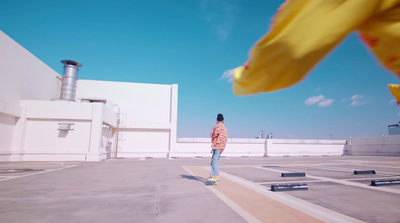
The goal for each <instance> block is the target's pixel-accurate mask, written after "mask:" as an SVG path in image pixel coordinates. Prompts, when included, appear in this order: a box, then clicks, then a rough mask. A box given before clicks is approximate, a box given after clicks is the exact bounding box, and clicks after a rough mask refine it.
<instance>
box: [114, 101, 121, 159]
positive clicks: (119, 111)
mask: <svg viewBox="0 0 400 223" xmlns="http://www.w3.org/2000/svg"><path fill="white" fill-rule="evenodd" d="M113 107H118V113H117V131H116V133H115V134H117V135H116V137H115V138H116V139H115V140H116V142H115V152H114V158H116V159H117V158H118V142H119V124H120V122H121V119H120V114H121V108H120V107H119V106H118V105H114V106H113Z"/></svg>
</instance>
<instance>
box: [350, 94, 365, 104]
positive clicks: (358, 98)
mask: <svg viewBox="0 0 400 223" xmlns="http://www.w3.org/2000/svg"><path fill="white" fill-rule="evenodd" d="M363 98H364V96H362V95H359V94H355V95H353V96H351V102H350V105H351V106H357V105H364V104H366V102H365V101H361V99H363Z"/></svg>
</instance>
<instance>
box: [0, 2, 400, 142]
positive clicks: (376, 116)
mask: <svg viewBox="0 0 400 223" xmlns="http://www.w3.org/2000/svg"><path fill="white" fill-rule="evenodd" d="M282 2H283V0H281V1H277V0H274V1H260V0H257V1H256V0H246V1H245V0H219V1H216V0H214V1H212V0H170V1H156V0H146V1H139V0H132V1H123V0H113V1H104V0H96V1H94V0H85V1H74V0H72V1H67V2H66V1H58V0H52V1H41V0H38V1H28V0H26V1H22V0H15V1H11V0H3V1H2V2H1V8H0V29H1V30H2V31H3V32H5V33H6V34H7V35H9V36H10V37H11V38H13V39H14V40H15V41H16V42H18V43H19V44H20V45H22V46H23V47H25V48H26V49H27V50H29V51H30V52H31V53H32V54H34V55H35V56H37V57H38V58H39V59H40V60H42V61H43V62H45V63H46V64H47V65H49V66H50V67H51V68H53V69H54V70H56V71H57V72H58V73H60V74H62V64H61V63H60V61H61V60H62V59H72V60H76V61H78V62H81V63H82V64H83V67H82V68H81V69H80V72H79V78H80V79H92V80H106V81H122V82H137V83H156V84H178V85H179V98H178V103H179V105H178V137H208V136H209V133H210V130H211V128H212V127H213V125H214V124H215V119H216V115H217V114H218V113H222V114H224V116H225V124H226V126H227V128H228V131H229V136H230V137H256V136H258V133H259V131H260V130H262V129H265V131H266V132H267V133H273V134H274V135H275V137H277V138H299V139H305V138H308V139H309V138H311V139H330V138H331V134H332V138H333V139H348V138H349V137H363V136H379V135H387V134H388V129H387V126H388V125H389V124H395V123H398V122H399V120H400V107H399V106H396V104H395V102H394V100H393V97H392V96H391V95H390V93H389V91H388V89H387V84H389V83H399V80H398V79H397V78H396V77H395V76H394V75H393V74H391V73H390V72H388V71H387V70H386V69H384V68H382V67H381V66H380V65H379V64H377V62H376V60H375V59H374V56H373V55H372V54H371V53H370V52H369V51H368V50H367V49H366V48H365V47H364V46H363V45H362V44H361V43H360V41H359V39H358V37H357V35H355V34H351V35H349V36H348V37H347V38H346V39H345V40H344V41H343V42H342V43H341V44H340V45H339V46H338V47H337V48H336V49H335V50H334V51H332V52H331V53H330V54H329V55H328V56H327V57H326V58H325V59H324V60H323V61H321V63H319V64H318V65H317V66H316V67H315V68H314V69H313V70H312V72H310V73H309V75H308V76H307V78H306V79H305V80H304V81H302V82H301V83H299V84H297V85H295V86H294V87H291V88H288V89H285V90H281V91H278V92H274V93H269V94H259V95H253V96H244V97H237V96H234V95H233V93H232V83H230V82H229V81H228V80H226V79H223V78H221V77H222V74H223V73H224V71H226V70H229V69H232V68H235V67H237V66H239V65H241V64H243V63H244V61H246V60H247V55H248V51H249V49H250V48H251V46H252V45H254V43H255V42H256V41H257V40H258V39H260V38H261V37H262V36H263V35H264V34H265V33H266V32H267V31H268V27H269V21H270V20H271V18H272V17H273V15H274V13H275V10H276V9H277V8H278V7H279V5H280V4H281V3H282Z"/></svg>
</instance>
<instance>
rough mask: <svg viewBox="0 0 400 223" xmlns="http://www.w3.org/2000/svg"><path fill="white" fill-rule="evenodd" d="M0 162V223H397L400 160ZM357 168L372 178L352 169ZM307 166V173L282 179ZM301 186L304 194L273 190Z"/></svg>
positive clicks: (199, 159) (383, 158)
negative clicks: (386, 182)
mask: <svg viewBox="0 0 400 223" xmlns="http://www.w3.org/2000/svg"><path fill="white" fill-rule="evenodd" d="M209 165H210V158H173V159H166V158H164V159H163V158H158V159H156V158H154V159H145V158H142V159H109V160H105V161H102V162H93V163H83V162H63V163H62V162H3V163H0V222H18V223H23V222H41V223H42V222H43V223H46V222H60V223H64V222H65V223H66V222H100V223H102V222H113V223H119V222H388V223H391V222H393V223H396V222H400V208H399V207H400V185H393V186H380V187H374V186H370V183H371V180H378V179H400V157H394V156H393V157H383V156H382V157H380V156H379V157H378V156H375V157H355V156H329V157H242V158H226V157H222V158H221V160H220V169H221V180H220V182H219V183H218V185H216V186H206V185H205V184H204V182H205V179H206V178H207V177H208V174H209V168H210V167H209ZM354 170H375V171H376V174H369V175H355V174H353V171H354ZM289 172H304V173H305V174H306V176H305V177H281V173H289ZM288 183H306V184H307V186H308V190H302V191H282V192H273V191H271V190H270V189H271V185H272V184H288Z"/></svg>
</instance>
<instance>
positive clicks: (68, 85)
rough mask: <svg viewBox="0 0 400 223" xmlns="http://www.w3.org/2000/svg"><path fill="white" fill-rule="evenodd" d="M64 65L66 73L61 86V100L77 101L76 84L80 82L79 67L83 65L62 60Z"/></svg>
mask: <svg viewBox="0 0 400 223" xmlns="http://www.w3.org/2000/svg"><path fill="white" fill-rule="evenodd" d="M61 63H62V64H64V73H63V76H62V84H61V94H60V99H61V100H67V101H75V93H76V82H77V80H78V70H79V69H78V67H81V66H82V64H81V63H78V62H76V61H73V60H62V61H61Z"/></svg>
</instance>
